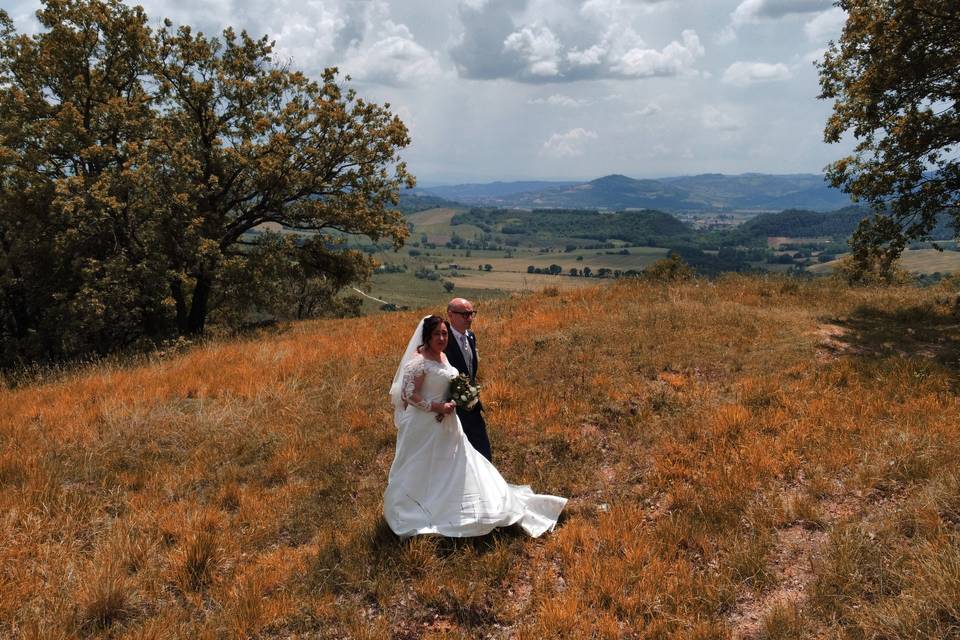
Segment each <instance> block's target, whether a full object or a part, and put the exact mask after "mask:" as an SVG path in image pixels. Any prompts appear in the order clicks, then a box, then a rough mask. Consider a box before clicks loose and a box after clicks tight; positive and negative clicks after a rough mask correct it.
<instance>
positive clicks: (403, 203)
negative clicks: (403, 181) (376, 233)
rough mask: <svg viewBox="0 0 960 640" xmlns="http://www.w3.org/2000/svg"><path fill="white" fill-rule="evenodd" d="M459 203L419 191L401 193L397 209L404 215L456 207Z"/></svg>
mask: <svg viewBox="0 0 960 640" xmlns="http://www.w3.org/2000/svg"><path fill="white" fill-rule="evenodd" d="M457 206H460V203H459V202H451V201H450V200H447V199H445V198H441V197H439V196H436V195H433V194H430V193H426V192H423V191H421V190H414V191H403V192H401V193H400V204H398V205H397V207H396V208H397V209H399V210H400V211H402V212H404V213H416V212H418V211H426V210H427V209H438V208H444V207H457Z"/></svg>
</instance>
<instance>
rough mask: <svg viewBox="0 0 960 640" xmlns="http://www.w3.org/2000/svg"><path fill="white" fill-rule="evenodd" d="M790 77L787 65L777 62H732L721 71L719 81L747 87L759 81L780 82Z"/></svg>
mask: <svg viewBox="0 0 960 640" xmlns="http://www.w3.org/2000/svg"><path fill="white" fill-rule="evenodd" d="M791 77H792V74H791V73H790V69H789V68H788V67H787V65H785V64H783V63H781V62H778V63H775V64H771V63H769V62H734V63H733V64H731V65H730V66H729V67H727V70H726V71H724V72H723V78H722V80H721V82H723V83H724V84H732V85H733V86H735V87H747V86H750V85H752V84H758V83H761V82H782V81H784V80H789V79H790V78H791Z"/></svg>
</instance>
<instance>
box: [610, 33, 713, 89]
mask: <svg viewBox="0 0 960 640" xmlns="http://www.w3.org/2000/svg"><path fill="white" fill-rule="evenodd" d="M681 35H682V38H683V43H680V42H677V41H676V40H674V41H673V42H671V43H670V44H668V45H667V46H666V47H664V49H663V51H657V50H656V49H641V48H639V47H637V48H633V49H630V50H629V51H627V52H626V53H625V54H623V56H622V57H621V58H620V60H619V61H617V62H616V63H615V64H614V65H613V66H611V71H613V72H614V73H616V74H620V75H623V76H628V77H635V78H649V77H652V76H674V75H679V74H683V73H689V72H691V71H692V70H693V64H694V62H695V61H696V59H697V58H699V57H701V56H703V54H704V49H703V46H702V45H701V44H700V38H698V37H697V33H696V32H695V31H692V30H686V31H684V32H683V33H682V34H681Z"/></svg>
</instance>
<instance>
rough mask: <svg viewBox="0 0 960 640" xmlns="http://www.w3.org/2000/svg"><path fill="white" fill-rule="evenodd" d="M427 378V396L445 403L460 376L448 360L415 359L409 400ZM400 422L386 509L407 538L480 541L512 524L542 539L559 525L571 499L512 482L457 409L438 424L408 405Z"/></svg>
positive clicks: (406, 374) (407, 370) (408, 372)
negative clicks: (470, 436)
mask: <svg viewBox="0 0 960 640" xmlns="http://www.w3.org/2000/svg"><path fill="white" fill-rule="evenodd" d="M420 373H424V374H425V376H424V380H423V384H422V386H421V388H420V395H421V397H422V398H423V399H424V400H427V401H436V402H443V401H444V400H446V399H447V393H448V389H449V386H450V381H451V380H453V379H454V378H455V377H456V376H457V373H458V372H457V370H456V368H455V367H453V366H452V365H450V363H449V362H446V360H444V362H434V361H432V360H427V359H424V358H423V357H422V356H420V355H415V356H414V357H412V358H411V359H410V360H409V361H408V362H407V363H406V364H405V365H403V386H404V397H405V398H406V397H409V393H410V392H411V391H412V388H413V378H414V377H415V376H417V375H418V374H420ZM395 420H396V426H397V451H396V456H395V457H394V460H393V466H391V468H390V477H389V480H388V482H387V490H386V493H385V494H384V498H383V512H384V517H385V518H386V520H387V523H388V524H389V525H390V528H391V529H392V530H393V532H394V533H396V534H397V535H398V536H400V537H401V538H407V537H410V536H414V535H420V534H425V533H436V534H440V535H443V536H449V537H458V538H459V537H467V536H480V535H484V534H486V533H489V532H490V531H491V530H492V529H494V528H495V527H505V526H509V525H512V524H519V525H520V526H521V527H522V528H523V530H524V531H526V532H527V533H528V534H529V535H531V536H533V537H537V536H539V535H541V534H543V533H544V532H546V531H550V530H552V529H553V528H554V526H555V525H556V523H557V518H558V517H559V515H560V511H561V510H562V509H563V507H564V505H565V504H566V502H567V499H566V498H561V497H558V496H549V495H539V494H535V493H534V492H533V491H532V490H531V488H530V487H529V486H526V485H522V486H521V485H511V484H507V482H506V481H505V480H504V479H503V476H501V475H500V472H499V471H497V469H496V467H494V466H493V464H491V463H490V462H489V461H488V460H487V459H486V458H484V457H483V456H482V455H480V453H478V452H477V450H476V449H474V448H473V447H472V446H471V445H470V442H469V441H468V440H467V437H466V435H465V434H464V433H463V429H462V428H461V426H460V420H459V418H457V414H456V412H453V413H451V414H449V415H447V416H445V417H444V419H443V421H441V422H437V419H436V414H435V413H430V412H428V411H424V410H423V409H420V408H419V407H416V406H414V405H413V404H408V405H407V406H406V407H405V408H403V409H400V408H398V410H397V412H396V414H395Z"/></svg>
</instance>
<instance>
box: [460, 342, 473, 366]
mask: <svg viewBox="0 0 960 640" xmlns="http://www.w3.org/2000/svg"><path fill="white" fill-rule="evenodd" d="M460 346H462V347H463V359H464V360H465V361H466V363H467V369H469V370H470V372H471V373H473V352H472V351H470V341H469V340H467V334H461V336H460Z"/></svg>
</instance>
